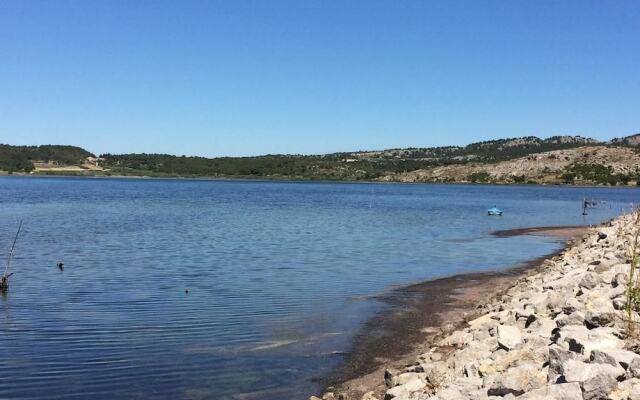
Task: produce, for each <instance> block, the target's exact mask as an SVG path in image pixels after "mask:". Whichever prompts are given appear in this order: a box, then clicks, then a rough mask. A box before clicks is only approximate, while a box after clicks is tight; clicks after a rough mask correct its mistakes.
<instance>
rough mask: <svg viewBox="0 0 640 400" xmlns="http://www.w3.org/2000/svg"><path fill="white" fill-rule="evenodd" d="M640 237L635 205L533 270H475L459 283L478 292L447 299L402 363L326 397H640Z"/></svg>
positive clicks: (371, 399)
mask: <svg viewBox="0 0 640 400" xmlns="http://www.w3.org/2000/svg"><path fill="white" fill-rule="evenodd" d="M572 231H573V233H574V234H577V231H576V230H575V229H573V230H572ZM537 233H538V234H539V233H541V232H537ZM552 234H553V233H552ZM639 237H640V211H638V210H635V211H633V212H631V213H629V214H626V215H623V216H620V217H618V218H615V219H613V220H612V221H610V222H608V223H606V224H604V225H602V226H600V227H598V228H594V229H590V230H588V232H587V233H586V234H584V236H582V237H581V238H578V239H575V240H573V241H571V242H570V244H569V245H568V246H567V248H566V249H564V250H563V251H562V252H560V253H558V254H556V255H554V256H553V257H550V258H547V259H546V260H544V261H543V262H540V263H537V264H538V265H537V267H536V268H533V269H531V268H526V266H525V267H521V268H520V269H517V270H514V271H511V276H510V278H509V276H507V277H506V278H505V276H504V275H503V276H502V277H501V278H502V281H498V280H496V277H497V275H494V276H491V274H488V275H483V274H477V275H478V276H475V277H473V279H471V280H467V283H466V284H459V288H463V289H464V288H465V287H466V288H471V289H473V290H474V292H475V295H474V294H473V293H474V292H471V294H469V292H468V291H466V292H465V290H462V291H458V292H454V293H457V294H456V295H453V296H452V295H451V293H450V294H449V295H448V296H443V299H444V300H443V303H444V304H445V305H444V306H441V309H443V310H444V312H445V315H447V313H449V314H448V318H447V319H444V318H443V319H441V321H440V322H441V325H440V326H439V327H437V328H429V327H427V328H426V329H423V337H424V338H426V339H424V340H423V342H421V343H419V344H414V346H415V351H414V352H413V353H412V354H411V356H410V357H405V358H403V359H402V360H401V361H402V362H404V365H402V366H400V367H398V366H397V362H396V363H395V364H394V363H393V362H389V361H387V362H386V365H387V368H386V370H384V371H383V370H382V369H380V368H378V369H376V370H375V371H374V372H373V373H371V374H369V376H368V377H366V378H364V377H360V378H355V379H350V380H347V381H345V382H342V383H340V384H337V385H336V386H334V387H331V388H329V390H328V391H327V392H326V393H325V394H324V395H323V396H322V399H334V398H338V399H339V398H348V399H358V400H360V399H362V400H375V399H385V400H391V399H395V400H410V399H412V400H417V399H424V400H426V399H434V400H436V399H442V400H444V399H447V400H453V399H514V398H517V399H526V400H532V399H540V400H542V399H551V398H553V399H568V400H573V399H576V400H579V399H584V400H592V399H611V400H623V399H640V315H639V314H638V312H639V311H640V296H639V295H638V293H639V292H640V289H639V288H640V282H639V280H638V271H637V268H638V260H639V253H640V243H639ZM514 276H515V277H517V278H516V279H515V282H513V280H514ZM444 281H447V280H444ZM448 281H449V283H450V284H453V285H455V281H456V278H455V277H454V278H452V279H449V280H448ZM458 281H462V280H460V279H458ZM469 281H472V282H473V284H469ZM506 281H509V282H510V283H508V284H505V282H506ZM487 282H489V283H490V285H489V286H492V287H493V289H489V288H488V287H487V286H488V285H487ZM496 282H499V283H497V284H496ZM445 283H446V282H445ZM465 293H466V294H465ZM487 298H490V300H488V301H487V300H486V299H487ZM469 299H475V300H476V302H478V301H479V304H477V307H471V302H470V300H469ZM481 299H484V300H481ZM456 302H457V303H458V304H461V305H462V307H463V308H466V313H465V312H462V311H461V308H460V307H458V308H457V309H456V307H453V308H452V306H451V303H456ZM470 310H473V311H470ZM456 320H457V321H462V322H457V323H456V322H455V321H456ZM447 321H448V322H447ZM383 364H384V363H383ZM315 399H317V398H316V397H312V398H311V400H315Z"/></svg>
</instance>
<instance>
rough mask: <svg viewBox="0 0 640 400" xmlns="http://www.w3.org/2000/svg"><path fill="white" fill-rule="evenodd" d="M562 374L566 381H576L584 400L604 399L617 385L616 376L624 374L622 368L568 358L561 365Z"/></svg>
mask: <svg viewBox="0 0 640 400" xmlns="http://www.w3.org/2000/svg"><path fill="white" fill-rule="evenodd" d="M562 375H563V376H564V379H565V380H566V381H567V382H568V383H571V382H577V383H579V384H580V387H581V388H582V392H583V397H584V399H585V400H592V399H606V398H607V396H608V394H609V393H610V392H611V391H613V390H614V389H615V388H616V386H617V382H618V381H617V378H618V377H621V376H624V369H623V368H622V367H620V366H618V367H614V366H611V365H608V364H587V363H584V362H582V361H577V360H569V361H566V362H565V363H564V364H563V365H562Z"/></svg>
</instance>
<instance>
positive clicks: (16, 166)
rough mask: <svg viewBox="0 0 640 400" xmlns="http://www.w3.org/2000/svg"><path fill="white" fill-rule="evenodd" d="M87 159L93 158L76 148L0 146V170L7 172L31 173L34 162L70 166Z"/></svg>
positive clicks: (81, 149)
mask: <svg viewBox="0 0 640 400" xmlns="http://www.w3.org/2000/svg"><path fill="white" fill-rule="evenodd" d="M87 157H95V156H94V155H93V154H92V153H90V152H88V151H86V150H85V149H83V148H81V147H76V146H61V145H42V146H11V145H8V144H0V170H4V171H9V172H31V171H33V170H34V169H35V167H34V164H33V163H34V162H35V161H42V162H46V163H54V164H59V165H71V164H80V163H83V162H84V161H85V160H86V159H87Z"/></svg>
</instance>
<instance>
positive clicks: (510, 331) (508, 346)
mask: <svg viewBox="0 0 640 400" xmlns="http://www.w3.org/2000/svg"><path fill="white" fill-rule="evenodd" d="M521 343H522V334H521V333H520V329H519V328H518V327H517V326H512V325H498V345H499V346H500V347H502V348H503V349H505V350H507V351H509V350H513V349H515V348H516V347H518V346H519V345H520V344H521Z"/></svg>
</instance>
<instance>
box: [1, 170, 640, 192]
mask: <svg viewBox="0 0 640 400" xmlns="http://www.w3.org/2000/svg"><path fill="white" fill-rule="evenodd" d="M3 177H21V178H77V179H141V180H193V181H222V182H292V183H297V182H300V183H349V184H358V183H359V184H371V183H375V184H381V185H382V184H384V185H394V184H396V185H456V186H458V185H461V186H514V187H527V186H545V187H564V188H607V189H637V188H638V186H637V185H615V186H607V185H594V184H576V183H573V184H565V183H539V182H537V183H512V182H486V183H478V182H403V181H386V180H369V179H367V180H365V179H362V180H348V179H308V178H296V177H283V176H245V175H239V176H181V175H175V176H170V175H122V174H113V175H107V174H93V173H87V174H83V173H78V174H64V173H33V174H30V173H24V172H14V173H12V174H9V173H7V172H6V171H0V178H3Z"/></svg>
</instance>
